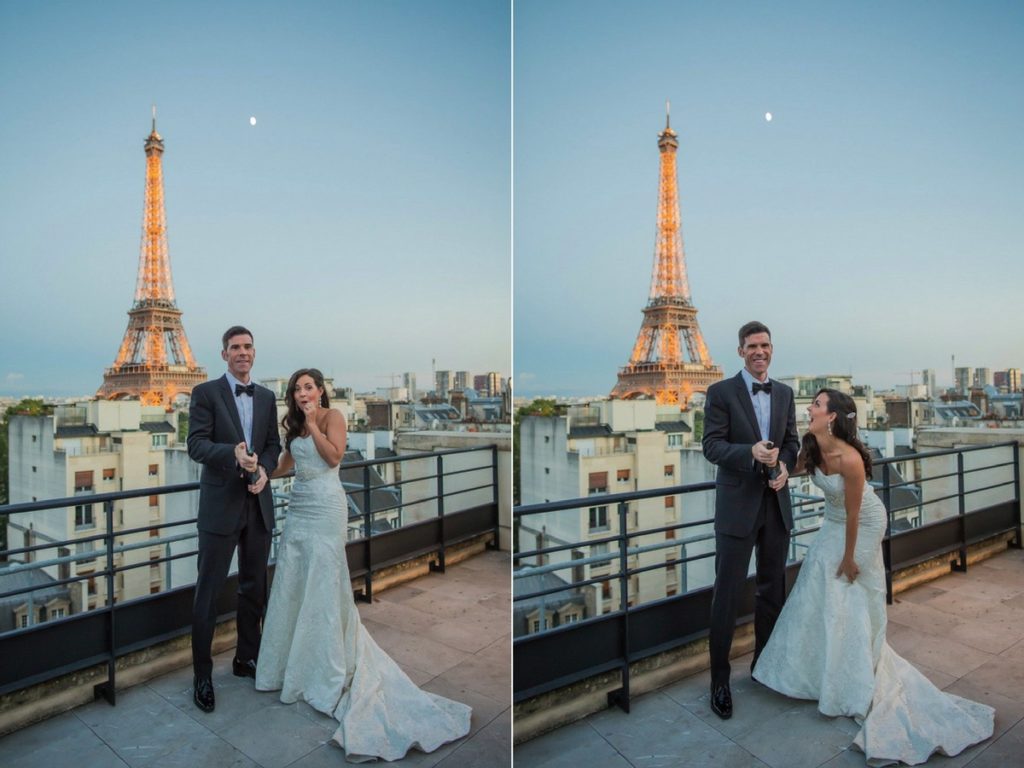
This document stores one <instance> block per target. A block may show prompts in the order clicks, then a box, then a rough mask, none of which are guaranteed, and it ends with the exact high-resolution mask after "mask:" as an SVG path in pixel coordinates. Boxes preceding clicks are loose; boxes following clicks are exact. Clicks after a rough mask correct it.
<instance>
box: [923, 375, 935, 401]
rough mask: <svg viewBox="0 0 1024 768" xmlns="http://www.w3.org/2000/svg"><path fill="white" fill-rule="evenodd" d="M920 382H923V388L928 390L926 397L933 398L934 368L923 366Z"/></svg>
mask: <svg viewBox="0 0 1024 768" xmlns="http://www.w3.org/2000/svg"><path fill="white" fill-rule="evenodd" d="M921 383H922V384H924V386H925V390H926V391H927V392H928V398H929V399H932V398H934V397H935V391H936V387H935V369H934V368H925V369H924V370H923V371H921Z"/></svg>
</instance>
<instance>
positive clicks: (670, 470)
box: [665, 464, 676, 477]
mask: <svg viewBox="0 0 1024 768" xmlns="http://www.w3.org/2000/svg"><path fill="white" fill-rule="evenodd" d="M675 474H676V468H675V467H674V466H672V465H671V464H666V465H665V477H675Z"/></svg>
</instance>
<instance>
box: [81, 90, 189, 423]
mask: <svg viewBox="0 0 1024 768" xmlns="http://www.w3.org/2000/svg"><path fill="white" fill-rule="evenodd" d="M145 148H146V197H145V205H144V210H143V215H142V248H141V252H140V254H139V278H138V282H137V283H136V285H135V303H134V304H132V308H131V309H130V310H128V329H127V330H126V331H125V333H124V339H123V340H122V341H121V348H120V349H119V350H118V352H117V359H116V360H114V364H113V365H112V366H111V367H110V368H108V369H107V370H106V371H105V372H104V374H103V386H102V387H100V389H99V391H98V392H97V393H96V396H97V397H98V398H101V399H106V400H115V399H124V398H132V397H137V398H139V400H140V401H142V403H143V404H144V405H164V406H168V407H169V406H170V405H171V403H172V402H173V400H174V398H175V397H176V396H177V395H180V394H189V393H190V392H191V391H192V387H194V386H195V385H196V384H199V383H200V382H203V381H206V369H205V368H201V367H199V366H197V365H196V361H195V359H194V358H193V357H192V349H191V348H190V347H189V345H188V339H187V338H186V337H185V328H184V327H183V326H182V324H181V310H180V309H178V306H177V305H176V304H175V303H174V285H173V283H172V282H171V261H170V257H169V256H168V254H167V217H166V214H165V213H164V183H163V171H162V169H161V164H160V161H161V157H162V156H163V153H164V141H163V138H161V136H160V134H159V133H157V132H156V107H153V130H152V132H151V133H150V134H149V136H148V137H147V138H146V145H145Z"/></svg>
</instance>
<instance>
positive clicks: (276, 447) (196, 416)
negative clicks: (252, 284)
mask: <svg viewBox="0 0 1024 768" xmlns="http://www.w3.org/2000/svg"><path fill="white" fill-rule="evenodd" d="M222 341H223V345H224V348H223V350H222V351H221V357H223V358H224V361H225V362H226V363H227V365H228V370H227V373H225V374H224V375H223V376H221V377H220V378H218V379H214V380H212V381H207V382H204V383H202V384H199V385H198V386H196V388H195V389H193V390H192V401H191V406H190V408H189V428H188V455H189V456H191V457H192V460H193V461H197V462H199V463H200V464H202V465H203V472H202V476H201V478H200V481H199V519H198V521H197V524H198V528H199V557H198V568H199V573H198V575H197V577H196V588H195V600H194V601H193V604H192V668H193V672H194V674H195V679H194V692H193V697H192V698H193V701H194V702H195V704H196V706H197V707H199V708H200V709H201V710H203V711H204V712H212V711H213V708H214V694H213V682H212V680H211V675H212V672H213V660H212V658H211V647H212V645H213V630H214V625H215V624H216V621H217V595H218V594H219V593H220V591H221V589H222V588H223V587H224V582H225V580H226V579H227V575H228V567H229V566H230V564H231V557H232V555H233V553H234V551H235V547H236V546H237V548H238V612H237V617H236V625H237V630H238V645H237V648H236V651H235V658H234V660H233V662H232V667H233V671H234V673H235V674H236V675H238V676H240V677H255V676H256V657H257V655H258V654H259V648H260V622H261V621H262V618H263V613H264V610H265V608H266V604H267V558H268V556H269V555H270V541H271V532H272V531H273V528H274V503H273V499H272V497H271V494H270V484H269V482H268V480H267V478H268V477H269V476H270V474H271V473H272V472H273V471H274V469H276V468H277V458H278V456H279V455H280V453H281V438H280V436H279V435H278V431H277V406H276V402H275V397H274V393H273V392H271V391H270V390H269V389H267V388H266V387H260V386H257V385H255V384H253V383H252V382H251V381H250V379H249V374H250V371H251V369H252V364H253V361H254V360H255V359H256V349H255V347H254V346H253V338H252V333H251V332H250V331H249V330H248V329H246V328H243V327H242V326H238V325H236V326H233V327H231V328H229V329H228V330H227V331H225V333H224V336H223V339H222Z"/></svg>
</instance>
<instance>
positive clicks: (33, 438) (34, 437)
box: [32, 435, 38, 443]
mask: <svg viewBox="0 0 1024 768" xmlns="http://www.w3.org/2000/svg"><path fill="white" fill-rule="evenodd" d="M37 439H38V438H37V437H36V436H35V435H32V442H33V443H34V442H36V440H37Z"/></svg>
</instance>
